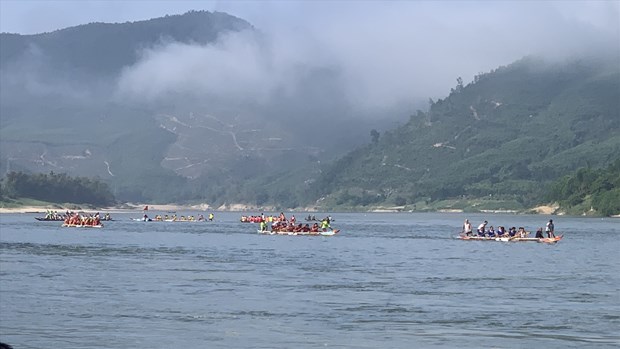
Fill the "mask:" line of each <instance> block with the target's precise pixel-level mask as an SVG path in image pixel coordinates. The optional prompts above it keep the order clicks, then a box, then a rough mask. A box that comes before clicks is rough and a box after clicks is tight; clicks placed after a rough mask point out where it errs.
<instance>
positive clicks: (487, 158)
mask: <svg viewBox="0 0 620 349" xmlns="http://www.w3.org/2000/svg"><path fill="white" fill-rule="evenodd" d="M616 63H617V60H616V59H615V58H611V59H600V60H581V61H570V62H565V63H562V64H559V63H558V64H551V63H546V62H543V61H541V60H538V59H534V58H525V59H523V60H521V61H518V62H516V63H514V64H512V65H510V66H508V67H501V68H499V69H497V70H495V71H493V72H490V73H488V74H481V75H479V76H477V77H476V78H475V79H474V82H472V83H470V84H468V85H467V86H463V84H462V80H459V81H458V83H457V86H456V88H454V89H452V93H451V94H450V95H449V96H448V97H447V98H445V99H443V100H438V101H436V102H432V103H431V105H430V110H429V111H427V112H423V111H418V112H417V113H416V114H415V115H412V116H411V118H410V120H409V122H408V123H407V124H405V125H404V126H402V127H400V128H398V129H395V130H393V131H389V132H385V133H384V134H383V135H380V136H379V135H377V134H376V133H373V134H372V135H371V137H372V142H370V144H368V145H367V146H365V147H362V148H359V149H357V150H354V151H352V152H350V153H349V154H348V155H346V156H344V157H343V158H341V159H340V160H338V161H336V162H334V163H332V164H328V165H326V166H324V167H323V168H322V170H321V175H320V176H318V178H316V180H315V181H314V182H313V184H312V185H311V187H310V188H308V189H307V190H306V191H305V194H306V196H307V197H311V198H312V199H313V200H322V201H324V202H330V203H333V204H335V205H350V206H360V207H372V206H380V205H383V206H389V205H392V206H393V205H399V206H403V205H407V206H408V205H412V204H415V203H416V202H419V201H420V200H421V198H428V199H426V200H425V202H441V201H442V200H450V199H454V198H461V199H466V200H470V201H471V200H475V199H477V198H489V197H490V198H492V199H493V201H494V202H495V204H492V205H489V207H488V208H489V209H501V208H502V207H504V206H507V207H509V208H507V209H515V208H517V209H518V208H522V209H525V208H527V207H530V206H533V205H535V204H538V203H541V202H544V200H545V197H544V193H545V189H546V188H547V186H548V185H549V184H551V183H552V182H553V181H554V180H556V179H557V178H560V177H562V176H564V175H566V174H567V173H570V172H572V171H575V170H576V169H578V168H580V167H583V166H590V167H591V168H598V167H601V166H605V165H606V164H608V163H610V162H613V161H614V160H616V159H618V158H619V155H618V154H620V136H619V135H618V134H619V133H618V130H619V129H620V117H619V115H620V104H619V103H618V99H619V98H620V68H618V66H617V64H616ZM616 188H617V186H616ZM612 192H613V191H612ZM612 192H609V193H606V194H602V193H601V194H600V196H598V195H595V196H593V198H592V200H593V201H596V202H597V203H600V202H610V201H611V202H613V195H612V194H610V193H612ZM592 194H595V192H592ZM610 195H611V196H610ZM601 212H602V211H601ZM605 212H608V211H605Z"/></svg>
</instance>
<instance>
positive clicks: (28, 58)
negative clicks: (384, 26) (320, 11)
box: [0, 11, 378, 202]
mask: <svg viewBox="0 0 620 349" xmlns="http://www.w3.org/2000/svg"><path fill="white" fill-rule="evenodd" d="M269 45H270V43H269V41H268V40H266V39H265V38H264V37H263V36H262V35H261V33H260V32H258V31H256V30H255V29H254V28H253V27H252V26H251V25H250V24H249V23H248V22H246V21H244V20H242V19H239V18H236V17H234V16H230V15H228V14H225V13H218V12H213V13H211V12H206V11H191V12H188V13H185V14H183V15H174V16H166V17H163V18H155V19H152V20H147V21H138V22H131V23H115V24H109V23H90V24H85V25H80V26H77V27H72V28H66V29H62V30H57V31H54V32H51V33H43V34H37V35H18V34H7V33H2V34H0V85H1V87H2V88H0V115H1V118H0V173H2V174H5V173H8V172H10V171H24V172H26V173H49V172H50V171H53V172H55V173H67V174H69V175H72V176H88V177H99V178H100V179H101V180H103V181H105V182H106V183H108V184H109V185H110V188H112V191H113V192H114V194H115V196H116V197H117V198H118V199H119V200H121V201H152V202H173V201H184V200H190V199H195V200H204V198H206V197H208V198H210V199H213V200H216V201H217V202H224V201H227V200H228V198H229V197H228V195H229V194H230V192H228V190H231V191H233V192H235V191H237V192H242V191H239V190H236V189H234V188H230V189H227V191H226V192H222V191H221V188H219V187H216V188H213V187H212V183H226V185H228V186H231V185H235V183H239V185H242V184H243V183H244V181H245V180H246V179H248V178H254V177H257V176H262V175H265V176H272V175H277V174H279V173H282V172H286V171H288V170H289V169H290V168H291V167H299V166H306V165H307V164H309V163H312V162H316V161H317V160H318V159H319V158H320V159H322V160H326V159H332V158H333V157H335V156H336V155H338V154H340V152H342V151H343V150H342V149H344V150H349V149H352V148H353V147H354V146H355V145H359V144H362V141H360V139H363V137H360V135H361V136H364V135H365V134H366V133H367V128H368V127H370V126H372V125H373V124H372V123H367V122H364V121H358V122H356V123H353V122H349V120H350V119H351V118H352V116H351V115H349V114H350V112H348V109H347V108H348V106H347V102H346V101H345V100H344V97H343V96H342V93H339V91H341V88H340V83H341V82H340V78H339V76H340V75H339V74H340V73H339V70H338V68H337V67H331V66H330V67H324V68H323V67H318V68H317V67H316V66H311V67H310V66H304V65H298V66H296V67H295V71H293V72H291V73H290V74H288V75H287V78H288V77H289V76H290V77H291V78H290V80H287V84H288V85H287V88H289V89H290V90H286V91H285V90H284V89H277V88H276V89H274V90H273V91H271V94H269V95H267V96H263V97H260V96H256V95H254V94H253V93H252V90H251V89H250V90H248V89H246V88H247V86H245V83H244V82H245V80H243V76H242V77H241V78H239V80H238V81H235V80H234V79H233V78H232V77H230V76H229V75H235V74H237V73H238V72H240V73H239V74H242V73H247V74H249V76H250V77H252V76H253V75H252V74H254V71H253V70H251V69H248V70H245V68H246V67H244V66H243V64H244V63H247V62H250V63H251V62H253V61H252V60H249V61H244V60H243V59H241V58H243V57H240V55H243V54H244V53H245V54H256V55H257V57H255V59H256V60H257V61H260V63H261V64H264V65H265V66H266V67H267V68H269V67H270V66H273V65H274V64H276V63H277V62H271V61H270V59H271V56H270V54H269V52H270V47H269ZM248 47H249V48H254V47H256V50H255V51H251V52H250V53H248V52H247V51H245V50H246V49H247V48H248ZM239 50H241V52H238V51H239ZM222 57H223V58H222ZM237 59H240V61H239V62H237V61H236V60H237ZM222 60H224V62H222ZM231 60H232V61H234V62H232V63H227V62H228V61H231ZM212 61H214V63H213V66H214V67H215V71H210V69H212V70H213V68H212V67H211V63H212ZM257 64H258V63H257ZM221 67H224V68H226V67H229V68H228V69H230V71H226V72H225V73H222V76H218V72H217V69H221ZM250 68H251V67H250ZM205 71H208V73H209V74H210V75H209V74H207V75H204V74H205ZM229 73H230V74H229ZM177 75H180V76H177ZM203 77H204V78H203ZM209 77H211V78H218V77H219V78H220V80H218V81H217V83H213V84H211V85H207V84H205V81H204V80H208V78H209ZM266 78H268V76H266V77H265V79H266ZM229 80H233V81H232V82H229ZM263 80H264V79H259V80H258V83H261V82H262V81H263ZM162 81H163V82H162ZM169 82H176V85H174V86H173V87H170V86H169V84H168V83H169ZM228 83H230V85H226V84H228ZM224 85H226V86H224ZM154 86H157V88H159V89H165V90H164V92H159V93H158V94H155V95H154V97H153V96H151V95H149V91H151V89H152V88H154ZM220 90H222V91H223V92H221V91H220ZM239 91H241V92H239ZM247 91H250V92H247ZM259 92H260V91H259ZM373 122H374V121H373ZM326 123H329V126H330V127H329V128H325V127H324V126H323V125H325V124H326ZM376 123H378V121H377V122H376ZM351 125H354V126H353V127H352V126H351ZM343 130H346V131H347V132H343ZM319 133H320V134H322V135H324V136H325V137H324V138H322V139H321V138H319V137H314V136H313V135H316V134H319ZM282 163H287V166H286V167H282V166H279V164H282ZM200 188H202V189H200ZM237 195H241V194H235V196H233V197H232V198H231V200H238V199H239V197H237Z"/></svg>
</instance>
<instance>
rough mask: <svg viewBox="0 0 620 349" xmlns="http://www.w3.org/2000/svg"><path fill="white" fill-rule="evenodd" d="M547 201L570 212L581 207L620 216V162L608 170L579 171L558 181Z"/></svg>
mask: <svg viewBox="0 0 620 349" xmlns="http://www.w3.org/2000/svg"><path fill="white" fill-rule="evenodd" d="M547 200H548V201H555V202H558V203H559V204H560V207H561V208H564V209H569V210H570V209H572V208H575V207H582V211H583V208H586V210H587V209H590V208H591V209H593V210H595V211H596V212H598V213H600V214H601V215H603V216H611V215H617V214H620V160H616V161H615V162H614V163H613V164H611V165H609V166H608V167H607V168H599V169H592V168H580V169H579V170H577V171H576V172H574V173H572V174H570V175H566V176H564V177H562V178H560V179H558V180H557V181H555V182H554V183H553V184H552V185H551V186H550V188H549V192H548V194H547Z"/></svg>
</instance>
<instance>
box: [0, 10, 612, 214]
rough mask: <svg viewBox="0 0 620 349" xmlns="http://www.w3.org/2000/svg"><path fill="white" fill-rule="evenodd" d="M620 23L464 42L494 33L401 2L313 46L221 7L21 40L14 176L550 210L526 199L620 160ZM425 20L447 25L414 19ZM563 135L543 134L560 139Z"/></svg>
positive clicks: (212, 195)
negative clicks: (503, 201) (581, 169)
mask: <svg viewBox="0 0 620 349" xmlns="http://www.w3.org/2000/svg"><path fill="white" fill-rule="evenodd" d="M408 6H409V5H408ZM408 6H406V8H408ZM410 6H413V8H412V9H414V8H415V9H417V6H418V5H417V4H416V5H410ZM370 7H372V8H374V7H373V6H370ZM500 7H501V6H500ZM365 8H366V6H361V7H360V10H359V12H360V13H362V12H363V10H364V9H365ZM462 10H467V11H471V9H467V8H463V9H462ZM467 11H466V12H465V13H467ZM490 11H491V12H492V11H493V9H490ZM521 11H523V10H521ZM354 12H355V11H354ZM373 13H374V12H373ZM614 13H615V12H613V11H612V15H610V16H611V17H609V18H608V20H607V21H604V22H602V24H601V26H600V27H596V26H592V25H589V24H587V23H582V22H580V21H579V20H574V19H571V20H567V19H566V18H563V17H561V16H558V15H557V13H556V12H554V11H549V9H546V11H543V12H541V13H539V12H536V13H533V14H532V15H533V16H534V17H535V18H546V17H545V16H547V17H549V18H552V22H551V24H559V26H558V27H557V28H558V29H557V30H543V29H545V28H543V27H541V24H540V23H539V24H537V25H536V26H534V27H533V28H525V27H523V26H524V24H523V23H521V22H519V21H517V20H516V18H506V19H507V20H509V23H511V25H512V26H513V29H514V27H515V26H516V27H517V28H521V29H523V30H519V31H510V30H508V29H510V28H504V27H502V26H498V27H497V28H498V30H499V31H500V33H498V34H497V35H489V36H485V37H479V38H478V40H470V39H468V40H465V38H466V37H467V36H468V35H470V36H471V35H473V34H475V33H476V30H479V29H480V26H481V25H482V24H483V23H478V22H476V21H473V22H471V21H470V22H467V21H466V17H465V16H464V15H463V14H462V13H455V12H453V11H447V12H446V13H445V14H446V17H445V21H433V20H430V19H429V18H426V17H425V16H424V12H416V11H414V12H406V11H405V12H403V11H401V10H399V8H398V7H392V6H387V7H385V8H384V7H381V11H380V13H376V16H371V17H365V20H364V21H360V20H359V18H357V17H355V16H354V15H353V16H351V14H350V13H347V14H346V15H343V16H341V17H338V16H336V13H335V12H334V13H332V14H331V15H330V16H332V20H330V21H325V22H320V24H314V26H313V27H311V28H310V29H309V30H308V32H309V33H308V35H307V36H303V37H300V36H299V35H298V34H299V33H292V32H288V31H287V30H288V29H287V28H279V30H274V27H275V29H278V27H277V25H275V24H274V27H269V28H268V29H269V30H270V31H269V32H266V31H263V30H262V29H261V28H258V27H255V26H253V25H252V24H250V23H248V22H247V21H245V20H243V19H240V18H237V17H234V16H231V15H228V14H226V13H222V12H208V11H190V12H188V13H185V14H183V15H173V16H165V17H161V18H155V19H151V20H146V21H137V22H126V23H113V24H112V23H90V24H84V25H79V26H76V27H70V28H66V29H61V30H56V31H53V32H49V33H43V34H34V35H18V34H7V33H3V34H0V46H1V47H0V85H1V87H2V88H1V89H0V113H1V116H2V117H1V119H0V122H1V124H0V136H1V137H0V172H1V173H6V172H7V171H16V170H23V171H27V172H49V171H54V172H67V173H69V174H71V175H80V176H83V175H86V176H97V177H100V178H101V179H103V180H104V181H106V182H107V183H109V184H110V185H111V188H113V191H114V194H115V195H116V196H117V197H118V198H119V199H120V200H123V201H125V200H129V201H158V202H170V201H187V200H193V201H201V202H208V203H210V204H216V205H217V204H221V203H225V202H229V203H230V202H244V203H249V204H255V205H263V204H270V205H282V206H284V207H295V206H301V205H313V204H316V203H317V202H322V203H326V204H328V205H343V206H346V205H350V206H359V205H362V206H363V205H366V204H370V203H377V204H393V203H396V202H398V203H400V204H403V203H406V204H411V203H413V202H416V200H419V199H420V198H425V197H426V198H430V199H432V200H434V199H437V198H439V199H441V198H447V197H450V196H463V195H465V196H468V195H471V196H476V195H488V194H489V193H491V194H493V195H497V193H502V195H505V196H507V197H509V198H510V199H511V200H514V199H515V198H516V197H518V196H519V197H520V200H521V201H522V202H524V200H529V201H532V200H533V198H532V197H529V198H525V199H524V197H523V196H524V195H526V194H527V193H528V192H530V193H531V192H532V191H538V190H540V188H541V186H542V185H543V184H544V183H545V182H546V181H549V180H553V179H554V178H557V177H558V176H560V175H562V174H563V173H565V172H566V171H570V170H572V169H575V168H576V167H578V166H581V165H584V164H586V165H593V166H599V165H603V163H604V162H605V161H607V160H609V158H610V156H611V155H609V154H613V152H614V151H615V150H616V148H617V143H616V141H617V140H616V138H614V136H613V135H614V132H616V131H617V122H616V121H614V120H617V118H618V112H617V105H616V104H614V103H615V102H614V101H616V100H618V95H619V93H618V88H617V81H618V75H617V69H616V67H617V66H618V64H617V63H618V57H619V56H620V52H619V51H620V45H614V44H610V43H613V42H614V40H615V41H617V40H616V39H618V33H616V32H610V31H608V30H607V28H608V27H609V26H610V23H614V19H613V18H612V17H613V15H614ZM354 14H355V13H354ZM334 16H335V17H334ZM411 18H416V19H417V20H418V22H417V25H423V26H425V28H426V30H427V31H428V32H424V33H422V32H419V31H415V30H409V29H408V28H405V27H403V26H402V24H403V23H407V22H408V21H409V20H410V19H411ZM442 18H443V17H442ZM489 18H492V16H489V17H479V18H477V20H478V21H482V22H488V21H490V19H489ZM463 21H465V23H468V24H467V25H462V24H463ZM515 21H516V22H515ZM515 23H516V24H515ZM537 23H538V22H537ZM262 24H266V23H264V22H263V23H262ZM547 24H549V23H547ZM549 26H550V27H553V25H549ZM319 28H320V29H321V30H322V31H319ZM561 28H571V29H570V33H572V34H571V35H572V39H573V40H566V38H565V37H566V34H565V33H564V29H562V30H560V29H561ZM511 30H512V29H511ZM524 32H525V33H527V34H528V35H529V36H532V35H538V36H541V40H540V41H528V40H525V41H524V40H523V37H522V36H519V35H517V34H515V33H524ZM560 32H562V33H564V34H561V33H560ZM610 33H611V34H610ZM431 34H432V35H431ZM558 38H562V40H558ZM499 39H501V40H499ZM446 42H453V43H454V46H453V47H452V46H449V45H446ZM531 51H534V52H537V53H540V54H539V55H536V56H531V57H529V58H527V59H524V60H521V61H519V62H517V63H514V64H511V65H509V66H508V67H507V68H506V67H503V68H501V69H497V70H495V69H494V70H493V72H491V73H486V74H483V73H479V74H478V75H476V76H475V77H472V78H473V80H474V81H472V83H468V82H467V80H469V79H467V76H466V75H464V76H465V77H466V79H465V80H466V81H465V82H464V81H463V79H462V78H459V79H458V81H459V82H458V84H457V86H455V87H454V88H453V90H452V91H451V92H450V91H448V89H449V88H441V86H442V85H443V84H444V83H445V80H446V78H447V77H449V78H450V79H451V80H453V81H455V82H456V81H457V79H456V78H457V77H459V76H461V74H454V71H458V70H459V69H458V68H460V69H462V70H463V71H465V72H469V73H471V72H472V69H476V67H483V66H485V65H488V64H489V62H488V61H484V62H483V61H481V60H479V59H472V55H473V56H474V57H483V56H493V59H497V58H498V55H499V56H501V57H504V58H508V57H512V56H515V55H517V52H531ZM485 52H486V53H487V54H485ZM476 54H478V56H476ZM523 55H524V54H520V55H519V56H518V57H522V56H523ZM429 57H434V58H435V59H434V60H433V61H432V62H430V63H429V62H428V58H429ZM535 57H537V58H535ZM509 62H511V60H508V61H506V63H509ZM493 67H494V66H493ZM473 71H475V70H473ZM453 74H454V76H452V75H453ZM446 95H448V96H447V97H445V96H446ZM429 97H431V98H432V99H431V102H430V103H428V102H427V101H428V100H429ZM614 106H615V107H614ZM558 108H560V109H562V111H558ZM417 109H419V111H417V112H416V110H417ZM524 115H526V116H528V118H529V115H532V116H531V118H532V120H534V121H536V122H538V123H529V122H524V120H529V119H528V118H525V117H524ZM537 115H539V116H540V117H538V118H536V116H537ZM409 116H411V117H409ZM472 118H473V119H472ZM557 127H560V128H559V129H560V130H562V131H561V132H560V131H557V130H556V131H554V133H553V134H554V135H555V136H554V138H553V139H552V141H551V142H541V139H545V137H546V136H545V135H544V134H542V133H540V130H541V129H543V128H546V129H548V130H551V129H554V130H555V129H556V128H557ZM610 131H611V133H610ZM596 134H598V136H597V137H595V136H594V135H596ZM497 135H502V138H497ZM487 139H488V141H487ZM596 139H598V140H597V142H599V143H601V144H603V145H600V144H598V143H596V145H591V144H593V143H592V142H594V141H595V140H596ZM506 140H510V142H508V143H509V144H519V146H515V148H514V149H513V148H506V147H508V146H507V145H505V144H504V143H506ZM399 142H404V143H403V144H401V143H399ZM429 144H430V145H431V146H429ZM584 144H588V146H586V145H584ZM590 145H591V146H590ZM498 147H499V148H498ZM453 148H454V149H453ZM547 148H549V149H547ZM560 148H566V152H564V151H559V149H560ZM506 149H508V150H506ZM584 149H585V150H584ZM441 151H447V153H445V154H444V153H441ZM610 151H611V152H610ZM347 153H348V155H346V156H344V157H342V155H344V154H347ZM515 154H516V155H515ZM533 154H538V157H534V155H533ZM541 154H542V155H541ZM567 154H569V155H570V156H568V155H567ZM564 156H568V157H569V161H565V160H564ZM489 158H490V159H491V160H490V161H488V159H489ZM589 158H592V159H594V160H587V159H589ZM481 159H485V160H481ZM333 160H337V161H336V162H335V163H333V164H332V163H331V162H332V161H333ZM549 161H550V162H552V163H554V164H555V165H556V166H554V167H553V169H551V170H541V169H543V168H544V169H546V167H545V166H546V165H544V164H546V163H547V162H549ZM472 164H475V165H473V166H474V167H473V168H475V169H478V170H473V169H472V167H471V166H472ZM482 167H485V168H486V167H488V170H482ZM403 171H404V172H403ZM457 174H458V175H457ZM500 174H501V175H500ZM510 180H517V182H514V181H513V182H511V181H510ZM498 183H499V184H498ZM507 183H508V184H507ZM502 185H503V186H505V187H502V188H500V189H498V186H502ZM506 186H507V187H506ZM394 193H399V195H396V196H395V195H393V194H394Z"/></svg>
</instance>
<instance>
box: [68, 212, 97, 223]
mask: <svg viewBox="0 0 620 349" xmlns="http://www.w3.org/2000/svg"><path fill="white" fill-rule="evenodd" d="M64 223H65V224H66V225H81V226H84V225H90V226H99V225H102V224H101V217H100V216H99V212H97V213H95V214H79V213H73V214H71V215H68V216H67V217H66V218H65V221H64Z"/></svg>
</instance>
